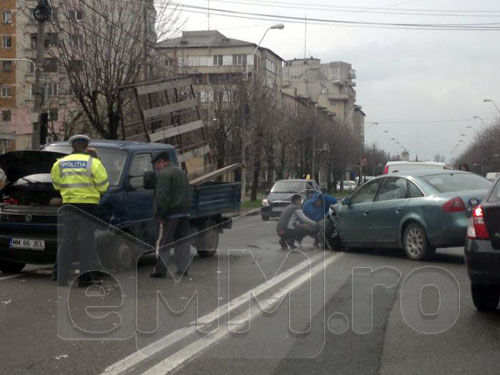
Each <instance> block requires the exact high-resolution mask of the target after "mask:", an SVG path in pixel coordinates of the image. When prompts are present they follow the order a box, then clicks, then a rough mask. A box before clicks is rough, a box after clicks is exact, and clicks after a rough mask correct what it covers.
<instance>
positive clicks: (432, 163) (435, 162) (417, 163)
mask: <svg viewBox="0 0 500 375" xmlns="http://www.w3.org/2000/svg"><path fill="white" fill-rule="evenodd" d="M386 165H433V166H436V167H444V166H446V164H445V163H441V162H437V161H402V160H400V161H388V162H387V164H386Z"/></svg>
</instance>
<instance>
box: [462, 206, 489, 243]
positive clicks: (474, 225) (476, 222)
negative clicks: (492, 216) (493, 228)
mask: <svg viewBox="0 0 500 375" xmlns="http://www.w3.org/2000/svg"><path fill="white" fill-rule="evenodd" d="M467 237H468V238H470V239H479V240H487V239H489V238H490V234H489V233H488V229H487V228H486V224H485V222H484V211H483V208H482V207H481V206H477V207H476V208H475V209H474V211H472V219H471V223H470V224H469V227H468V228H467Z"/></svg>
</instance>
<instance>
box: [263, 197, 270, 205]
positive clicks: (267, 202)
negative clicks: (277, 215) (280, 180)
mask: <svg viewBox="0 0 500 375" xmlns="http://www.w3.org/2000/svg"><path fill="white" fill-rule="evenodd" d="M262 205H263V206H269V201H268V200H267V199H266V198H264V199H262Z"/></svg>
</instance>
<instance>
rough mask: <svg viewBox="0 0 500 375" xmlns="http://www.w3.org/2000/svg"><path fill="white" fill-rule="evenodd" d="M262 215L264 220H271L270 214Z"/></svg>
mask: <svg viewBox="0 0 500 375" xmlns="http://www.w3.org/2000/svg"><path fill="white" fill-rule="evenodd" d="M261 216H262V221H269V216H267V215H261Z"/></svg>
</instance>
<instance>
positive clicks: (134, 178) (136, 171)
mask: <svg viewBox="0 0 500 375" xmlns="http://www.w3.org/2000/svg"><path fill="white" fill-rule="evenodd" d="M151 171H153V164H151V154H136V155H134V158H133V160H132V165H131V166H130V172H129V176H130V185H132V187H134V188H135V189H139V188H143V187H144V179H143V177H144V172H151Z"/></svg>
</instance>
